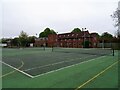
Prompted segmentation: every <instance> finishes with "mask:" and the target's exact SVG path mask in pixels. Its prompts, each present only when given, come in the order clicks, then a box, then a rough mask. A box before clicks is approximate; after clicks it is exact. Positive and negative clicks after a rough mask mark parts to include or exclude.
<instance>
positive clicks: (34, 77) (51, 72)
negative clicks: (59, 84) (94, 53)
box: [33, 56, 106, 78]
mask: <svg viewBox="0 0 120 90" xmlns="http://www.w3.org/2000/svg"><path fill="white" fill-rule="evenodd" d="M104 57H106V56H102V57H98V58H104ZM98 58H94V59H90V60H88V61H84V62H80V63H77V64H73V65H70V66H66V67H63V68H60V69H57V70H52V71H49V72H46V73H43V74H39V75H36V76H33V78H36V77H39V76H42V75H45V74H49V73H53V72H56V71H60V70H63V69H65V68H69V67H73V66H77V65H80V64H83V63H87V62H90V61H94V60H96V59H98Z"/></svg>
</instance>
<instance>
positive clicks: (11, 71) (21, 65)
mask: <svg viewBox="0 0 120 90" xmlns="http://www.w3.org/2000/svg"><path fill="white" fill-rule="evenodd" d="M21 63H22V64H21V65H20V67H18V68H17V69H20V68H22V67H23V65H24V62H23V61H21ZM15 71H16V70H13V71H11V72H9V73H6V74H4V75H2V76H0V78H3V77H5V76H8V75H10V74H13V73H14V72H15Z"/></svg>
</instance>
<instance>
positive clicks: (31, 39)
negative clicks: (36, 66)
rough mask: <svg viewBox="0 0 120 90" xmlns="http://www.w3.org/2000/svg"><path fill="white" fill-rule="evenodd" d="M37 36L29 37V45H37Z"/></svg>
mask: <svg viewBox="0 0 120 90" xmlns="http://www.w3.org/2000/svg"><path fill="white" fill-rule="evenodd" d="M35 38H36V37H35V36H30V37H28V43H35Z"/></svg>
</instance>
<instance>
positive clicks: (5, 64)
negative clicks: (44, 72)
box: [0, 61, 33, 78]
mask: <svg viewBox="0 0 120 90" xmlns="http://www.w3.org/2000/svg"><path fill="white" fill-rule="evenodd" d="M0 62H1V63H3V64H5V65H7V66H8V67H11V68H12V69H15V70H16V71H18V72H21V73H23V74H24V75H26V76H28V77H30V78H33V76H32V75H30V74H28V73H26V72H23V71H21V70H19V69H17V68H15V67H13V66H11V65H9V64H7V63H5V62H3V61H0Z"/></svg>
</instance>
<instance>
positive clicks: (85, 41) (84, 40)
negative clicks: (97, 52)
mask: <svg viewBox="0 0 120 90" xmlns="http://www.w3.org/2000/svg"><path fill="white" fill-rule="evenodd" d="M35 43H36V46H42V45H43V44H44V43H45V44H46V46H48V47H52V46H54V47H57V46H58V47H69V48H82V47H93V48H95V47H97V43H98V39H97V34H96V33H89V32H88V31H81V32H79V33H63V34H58V35H55V34H51V35H49V36H48V38H47V39H37V40H35ZM37 44H39V45H37Z"/></svg>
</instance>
